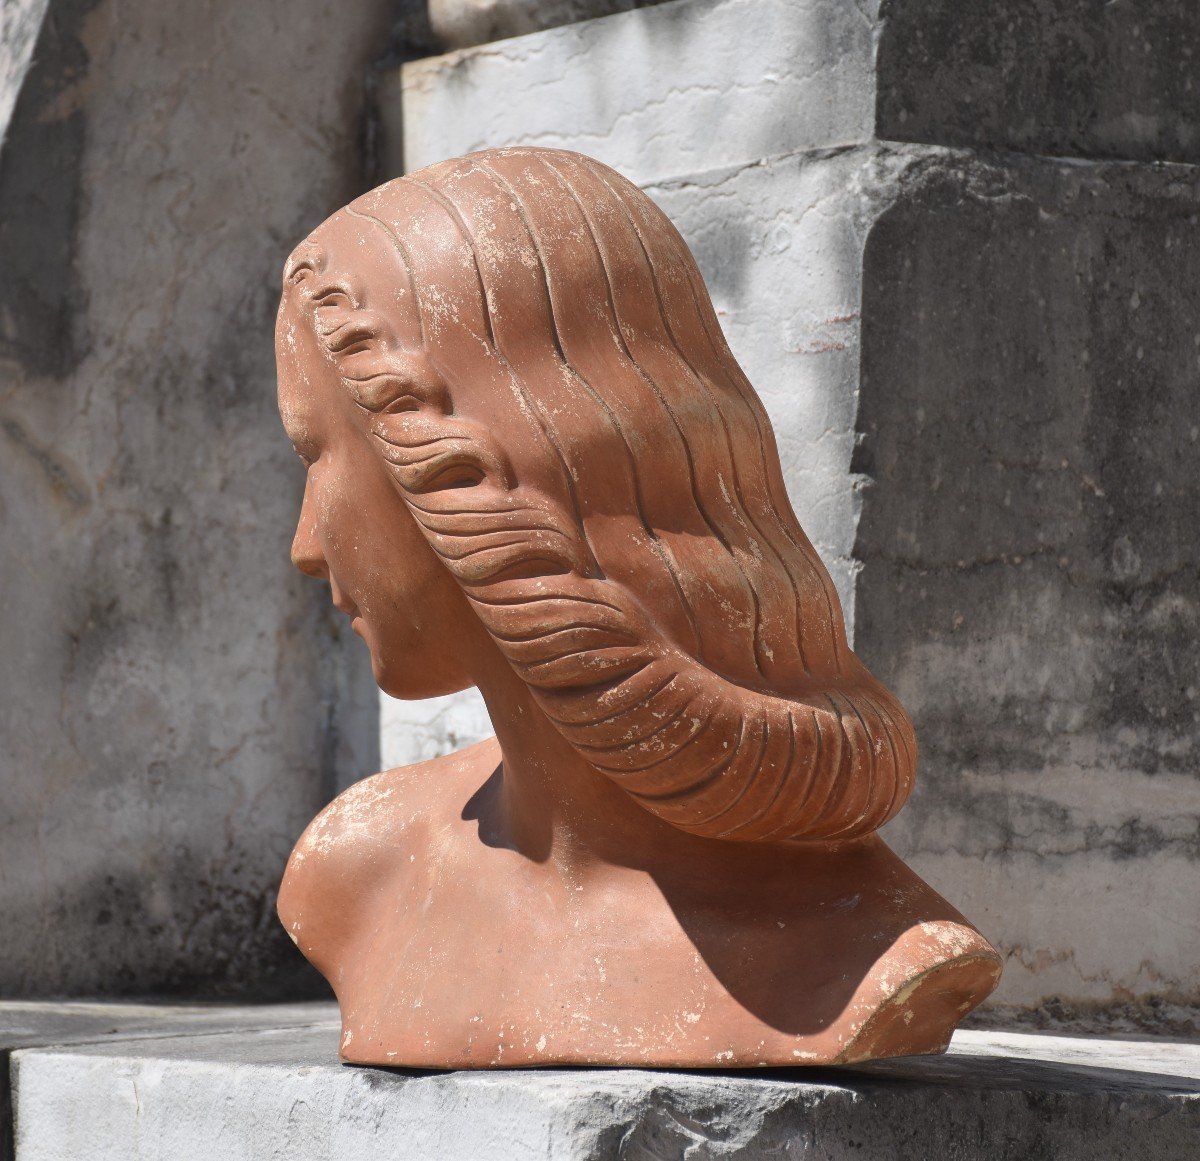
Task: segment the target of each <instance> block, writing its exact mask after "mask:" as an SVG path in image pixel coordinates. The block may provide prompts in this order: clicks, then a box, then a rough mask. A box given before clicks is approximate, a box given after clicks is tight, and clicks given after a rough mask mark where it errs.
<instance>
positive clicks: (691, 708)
mask: <svg viewBox="0 0 1200 1161" xmlns="http://www.w3.org/2000/svg"><path fill="white" fill-rule="evenodd" d="M342 213H343V214H346V215H350V217H351V218H353V219H356V220H357V221H356V227H357V228H358V229H360V230H361V231H362V232H363V233H364V235H365V236H367V237H368V238H370V237H371V236H372V235H373V237H374V238H375V239H377V243H376V242H375V241H371V243H370V244H372V245H375V244H377V245H378V246H379V247H382V248H384V249H386V250H387V251H388V252H389V253H390V255H391V257H390V258H389V260H388V261H389V262H391V261H392V259H394V266H395V279H394V283H393V284H392V285H389V286H364V285H362V284H361V280H360V279H358V278H356V275H355V272H354V271H353V270H346V269H336V268H334V267H333V266H332V265H331V260H330V258H329V256H328V255H327V254H326V253H325V252H324V251H323V250H322V248H321V247H320V245H319V243H318V242H316V241H314V240H310V241H309V242H307V243H305V244H302V245H301V246H300V247H299V248H298V249H297V250H296V252H295V253H294V254H293V255H292V257H291V259H290V260H289V263H288V266H287V269H286V271H285V281H286V282H287V283H290V284H291V286H292V287H293V289H294V290H295V291H296V292H297V293H299V294H301V295H302V296H305V297H307V298H308V299H309V300H310V302H309V305H310V306H311V308H312V311H313V315H312V317H313V319H314V327H315V330H316V332H317V335H318V337H319V338H320V340H321V342H322V345H323V347H324V350H325V352H326V354H327V355H328V358H329V359H330V360H331V361H332V363H333V364H334V366H335V367H336V368H337V371H338V374H339V375H340V377H341V381H342V382H343V383H344V385H345V387H346V389H347V390H348V391H349V392H350V393H351V395H352V397H353V398H354V400H355V402H356V403H357V404H358V406H359V407H360V408H362V410H363V413H364V419H365V421H366V422H367V423H368V426H369V431H370V437H371V439H372V442H373V443H374V444H375V445H376V446H377V448H378V451H379V454H380V455H381V456H382V457H383V458H384V459H385V460H386V461H387V464H388V465H390V473H391V475H392V477H393V479H394V481H395V484H396V486H397V487H398V489H399V492H400V494H401V496H402V497H403V499H404V501H405V502H406V504H407V506H408V507H409V509H410V510H411V512H412V515H413V518H414V519H415V520H416V522H417V524H418V526H419V527H420V529H421V530H422V532H423V533H424V535H425V537H426V538H427V539H428V541H429V544H430V545H431V546H432V547H433V550H434V552H435V553H437V555H438V557H440V559H441V560H442V562H443V563H444V564H445V566H446V568H447V569H449V570H450V572H451V573H452V574H453V575H454V577H455V578H456V579H457V581H458V582H459V584H460V585H461V587H462V589H463V592H464V593H465V594H466V597H467V599H468V601H469V603H470V606H471V607H472V608H473V610H474V611H475V613H476V614H477V615H478V617H479V619H480V621H481V622H482V623H483V625H484V626H485V628H486V629H487V631H488V633H489V634H490V635H491V637H492V638H493V640H494V641H495V643H496V645H497V646H498V647H499V649H500V650H501V651H502V652H503V654H504V655H505V657H506V658H507V660H508V661H509V663H510V664H511V665H512V667H513V669H514V670H515V671H516V673H517V674H518V675H519V676H520V678H521V679H522V680H523V681H524V682H525V683H526V684H527V685H528V687H529V689H530V690H531V691H532V694H533V696H534V698H535V700H536V702H537V704H538V705H539V706H540V708H541V709H542V711H543V712H544V713H545V715H546V717H547V718H548V719H549V720H550V722H552V723H553V725H554V726H555V727H556V728H557V729H558V730H559V731H560V732H561V734H562V735H563V737H564V738H566V740H567V741H568V742H569V743H570V744H571V745H572V746H573V747H574V749H575V750H576V752H578V753H579V754H580V755H581V756H582V757H583V758H584V759H585V760H586V761H587V762H588V763H590V764H591V766H592V767H594V768H595V769H596V770H598V771H600V772H602V773H603V774H604V775H605V776H607V777H609V778H611V779H612V780H613V781H614V782H615V783H616V784H617V785H619V786H620V787H621V788H622V789H624V790H625V791H626V792H628V793H629V794H630V795H632V796H633V798H634V799H635V800H636V801H637V802H638V803H640V804H641V805H642V806H643V807H644V808H645V809H647V810H649V811H651V812H652V813H654V814H656V815H658V816H660V817H661V818H663V819H665V820H667V821H668V822H670V823H672V824H674V825H675V826H677V827H680V828H682V829H684V830H686V831H690V832H693V833H695V834H698V835H704V836H709V837H713V838H723V839H733V840H760V841H780V840H805V839H807V840H818V839H819V840H831V839H845V838H852V837H857V836H861V835H864V834H867V833H869V832H871V831H873V830H875V829H876V828H878V827H879V826H881V825H882V824H883V823H884V822H886V821H887V820H888V819H889V818H890V817H891V816H892V815H893V814H895V813H896V811H897V810H899V809H900V806H901V805H902V804H903V802H904V799H905V798H906V797H907V795H908V792H909V790H910V789H911V787H912V782H913V777H914V773H915V768H916V743H915V739H914V736H913V732H912V727H911V724H910V723H909V720H908V718H907V717H906V715H905V713H904V711H903V710H902V709H901V707H900V705H899V704H898V702H897V701H896V700H895V698H894V697H892V695H891V694H890V693H889V692H888V691H887V690H886V689H885V688H884V687H883V686H882V685H880V684H879V682H877V681H876V680H875V679H874V678H872V677H871V675H870V674H869V673H868V672H867V671H866V669H865V668H864V667H863V666H862V664H861V663H860V662H859V661H858V659H857V658H856V657H855V656H854V654H853V653H852V652H851V651H850V649H849V647H848V645H847V642H846V633H845V626H844V622H843V619H842V613H841V609H840V606H839V603H838V599H837V596H836V593H835V591H834V588H833V585H832V583H831V581H830V578H829V574H828V573H827V572H826V570H825V568H824V567H823V566H822V564H821V561H820V560H819V558H818V557H817V555H816V553H815V552H814V551H813V548H812V545H811V544H810V543H809V541H808V539H807V538H806V537H805V535H804V532H803V531H802V530H801V528H800V525H799V523H798V522H797V520H796V517H795V515H794V513H793V512H792V509H791V505H790V504H789V502H788V498H787V494H786V491H785V489H784V484H783V478H782V475H781V472H780V467H779V459H778V453H777V451H776V448H775V442H774V436H773V434H772V431H771V427H770V423H769V421H768V419H767V417H766V413H765V412H764V410H763V407H762V405H761V403H760V401H759V399H758V397H757V395H756V394H755V392H754V390H753V388H752V387H751V385H750V383H749V381H748V380H747V378H746V376H745V375H744V374H743V372H742V370H741V368H740V367H739V366H738V364H737V363H736V362H735V361H734V358H733V355H732V354H731V352H730V350H729V348H728V346H727V345H726V343H725V341H724V338H723V336H722V334H721V329H720V325H719V324H718V322H717V318H716V315H715V312H714V311H713V308H712V304H711V302H710V300H709V297H708V293H707V290H706V289H705V286H704V283H703V281H702V279H701V276H700V273H699V271H698V269H697V268H696V264H695V261H694V259H693V258H692V255H691V253H690V252H689V250H688V248H687V246H686V244H685V243H684V241H683V239H682V238H681V237H680V235H679V233H678V232H677V231H676V230H675V228H674V227H673V226H672V225H671V223H670V222H669V221H668V220H667V218H666V217H665V215H664V214H663V213H662V212H661V211H660V210H659V209H658V208H657V207H656V206H655V205H654V203H653V202H651V200H650V199H649V198H648V197H647V196H646V195H645V194H643V193H642V192H641V191H640V190H638V189H637V187H635V186H634V185H632V184H631V183H630V182H628V181H626V180H625V179H624V178H622V177H621V176H620V175H619V174H617V173H615V172H614V171H613V170H611V169H609V168H607V167H606V166H604V165H601V164H600V163H598V162H596V161H594V160H592V159H591V158H588V157H584V156H581V155H580V154H576V153H570V152H565V151H561V150H553V149H534V148H520V149H503V150H489V151H486V152H482V153H475V154H471V155H469V156H466V157H462V158H458V159H456V160H453V161H447V162H444V163H441V164H439V165H434V166H431V167H429V168H427V169H423V170H421V171H419V172H417V173H414V174H411V175H409V176H407V177H403V178H399V179H397V180H395V181H392V182H389V183H388V184H386V185H384V186H381V187H380V188H378V189H376V190H374V191H372V192H371V193H369V194H367V195H365V196H363V197H361V198H359V199H358V200H356V201H355V202H353V203H352V204H351V205H350V206H348V207H347V208H346V209H345V210H343V211H342ZM389 301H390V302H392V303H397V302H402V303H405V304H407V305H406V309H414V308H415V311H416V314H417V316H418V318H419V321H420V328H421V337H422V343H423V347H424V350H423V352H413V351H411V350H404V349H402V348H401V347H400V346H399V345H398V344H397V343H396V341H395V337H394V332H393V331H392V330H391V328H390V327H389V323H388V303H389Z"/></svg>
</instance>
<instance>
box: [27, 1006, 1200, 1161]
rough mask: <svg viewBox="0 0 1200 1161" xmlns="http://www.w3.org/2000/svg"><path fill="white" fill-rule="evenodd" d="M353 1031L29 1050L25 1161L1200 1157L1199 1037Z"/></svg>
mask: <svg viewBox="0 0 1200 1161" xmlns="http://www.w3.org/2000/svg"><path fill="white" fill-rule="evenodd" d="M337 1035H338V1030H337V1026H336V1025H333V1024H330V1025H328V1026H325V1027H313V1028H310V1029H301V1030H289V1031H265V1032H242V1033H239V1034H238V1035H236V1036H228V1035H209V1036H190V1037H175V1038H164V1039H159V1040H155V1041H139V1042H129V1043H126V1044H107V1045H103V1046H99V1045H98V1046H78V1047H71V1048H63V1049H47V1050H42V1051H37V1050H34V1051H25V1052H20V1053H17V1054H16V1057H15V1060H16V1072H17V1087H16V1107H17V1148H18V1151H19V1155H20V1157H21V1158H22V1161H50V1159H51V1158H53V1159H54V1161H65V1159H73V1158H84V1157H86V1158H87V1159H88V1161H109V1159H112V1161H117V1159H119V1161H160V1159H161V1161H167V1159H170V1161H191V1159H192V1158H198V1159H199V1158H208V1157H213V1156H220V1157H221V1158H222V1159H223V1161H225V1159H228V1161H243V1159H245V1161H260V1159H261V1158H263V1157H271V1156H276V1157H287V1158H289V1159H290V1161H375V1159H379V1161H383V1159H385V1158H386V1159H387V1161H408V1159H410V1158H411V1159H412V1161H427V1159H428V1158H434V1157H436V1158H438V1161H459V1159H460V1158H461V1159H462V1161H478V1159H479V1158H505V1159H506V1161H507V1159H510V1158H512V1159H517V1158H520V1159H529V1161H535V1159H536V1161H543V1159H544V1161H584V1159H586V1161H602V1159H608V1158H641V1157H655V1158H662V1159H663V1161H667V1159H672V1161H674V1159H678V1161H683V1158H689V1159H692V1161H695V1159H699V1158H704V1159H710V1158H711V1159H716V1158H722V1157H729V1158H733V1157H736V1158H739V1161H757V1159H762V1161H766V1159H767V1158H777V1157H813V1158H822V1159H824V1161H848V1159H851V1158H853V1159H855V1161H893V1159H894V1158H897V1157H920V1158H922V1159H924V1161H991V1159H992V1158H996V1157H1021V1158H1028V1159H1029V1161H1040V1159H1043V1158H1044V1159H1046V1161H1049V1159H1051V1158H1053V1159H1054V1161H1075V1159H1078V1161H1084V1159H1086V1161H1109V1159H1112V1161H1116V1159H1117V1158H1126V1157H1154V1158H1155V1159H1156V1161H1185V1159H1186V1161H1190V1159H1191V1158H1192V1157H1194V1155H1195V1143H1196V1140H1197V1135H1198V1134H1200V1100H1198V1099H1197V1098H1198V1097H1200V1049H1197V1048H1196V1047H1193V1046H1187V1045H1179V1044H1161V1045H1152V1044H1148V1043H1137V1042H1133V1043H1128V1042H1113V1041H1078V1040H1075V1041H1072V1040H1064V1039H1057V1038H1053V1037H1038V1036H1017V1035H1007V1036H1006V1035H993V1034H987V1033H970V1032H968V1033H962V1032H960V1033H958V1034H957V1035H956V1037H955V1041H954V1044H953V1045H952V1046H951V1050H950V1053H949V1054H948V1055H947V1056H944V1057H923V1058H916V1057H915V1058H910V1059H907V1060H894V1061H883V1062H879V1063H877V1064H874V1065H866V1066H859V1067H855V1068H840V1069H823V1070H808V1071H805V1070H768V1071H765V1072H758V1073H755V1072H744V1073H716V1072H705V1073H683V1072H644V1071H635V1070H627V1069H614V1070H609V1071H590V1070H586V1069H577V1070H558V1069H546V1070H529V1071H508V1072H505V1071H500V1072H475V1073H463V1072H459V1073H420V1072H403V1071H399V1070H397V1071H391V1070H383V1069H359V1068H348V1067H344V1066H339V1065H338V1064H336V1063H335V1062H334V1053H335V1049H336V1044H337Z"/></svg>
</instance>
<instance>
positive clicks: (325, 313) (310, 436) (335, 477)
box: [275, 219, 482, 698]
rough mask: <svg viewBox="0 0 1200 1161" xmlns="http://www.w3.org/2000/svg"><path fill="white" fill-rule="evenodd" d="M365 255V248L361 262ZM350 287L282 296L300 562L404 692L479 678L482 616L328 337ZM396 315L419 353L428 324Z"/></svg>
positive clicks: (335, 248) (341, 244)
mask: <svg viewBox="0 0 1200 1161" xmlns="http://www.w3.org/2000/svg"><path fill="white" fill-rule="evenodd" d="M358 232H359V231H358V229H357V228H356V224H355V223H352V222H346V221H344V220H339V219H334V220H333V221H331V222H329V223H327V224H326V225H325V226H324V227H322V229H321V231H319V232H318V235H315V236H314V239H316V238H318V237H319V240H320V244H321V247H322V249H323V251H324V252H325V253H326V254H328V255H329V256H330V259H331V260H336V257H337V254H338V252H339V250H344V249H346V247H347V246H348V245H354V244H355V241H356V237H355V235H356V234H357V233H358ZM365 264H368V265H369V263H365ZM363 266H364V262H363V260H362V259H360V260H359V265H358V267H357V271H359V272H361V271H362V270H363ZM366 274H367V275H368V276H369V274H370V271H367V272H366ZM343 290H344V292H345V294H344V300H343V299H339V298H334V299H330V300H327V301H325V302H324V303H317V302H314V301H313V300H312V299H309V298H307V297H306V296H305V294H304V293H303V291H302V284H301V283H296V282H293V281H291V280H288V281H287V282H286V283H285V289H284V295H283V300H282V302H281V304H280V310H279V316H278V322H277V327H276V343H275V349H276V360H277V365H278V374H279V411H280V415H281V416H282V418H283V424H284V428H285V430H286V432H287V434H288V437H289V438H290V439H291V441H292V444H293V446H294V447H295V449H296V453H297V454H298V455H299V457H300V459H301V461H302V462H303V463H304V466H305V470H306V473H307V476H306V480H305V487H304V501H303V504H302V507H301V510H300V517H299V520H298V522H297V526H296V535H295V539H294V540H293V543H292V562H293V563H294V564H295V565H296V567H297V568H299V569H300V570H301V572H304V573H307V574H308V575H309V576H313V577H318V578H320V579H322V580H326V581H328V582H329V585H330V588H331V590H332V597H333V602H334V604H335V605H336V606H337V607H338V608H339V609H341V610H342V612H344V613H345V614H346V615H347V616H349V617H350V618H351V627H352V628H353V630H354V632H356V633H357V634H358V635H359V636H360V637H362V639H363V640H364V641H365V642H366V644H367V647H368V648H369V649H370V651H371V663H372V668H373V670H374V674H375V680H376V681H377V682H378V683H379V686H380V688H381V689H383V690H384V692H386V693H388V694H390V695H391V696H393V697H400V698H424V697H435V696H438V695H441V694H445V693H453V692H455V691H457V690H460V689H465V688H467V687H468V686H470V685H473V684H474V679H473V678H472V676H471V674H470V672H469V671H468V668H467V665H466V664H465V663H466V662H467V661H468V660H469V658H470V657H471V656H472V655H473V651H474V650H475V649H477V647H478V645H479V644H480V642H479V641H478V640H477V638H479V637H481V635H482V631H481V630H478V629H476V630H475V631H474V632H472V629H474V628H475V619H474V618H473V617H471V616H464V615H463V614H464V608H463V606H464V604H465V601H464V598H463V596H462V592H461V590H460V589H459V587H458V585H457V584H456V583H455V582H454V580H453V578H452V577H451V576H450V575H449V573H448V572H447V571H446V569H445V567H444V566H443V565H442V564H441V562H440V561H439V560H438V558H437V557H436V555H435V554H434V553H433V551H432V549H430V547H429V544H428V542H427V541H426V539H425V538H424V537H423V536H422V535H421V533H420V531H419V530H418V529H417V526H416V524H415V523H414V521H413V519H412V516H411V515H410V513H409V511H408V509H407V507H406V506H405V504H404V502H403V501H402V500H401V499H400V496H399V494H398V493H397V490H396V488H395V485H394V484H393V483H392V481H391V479H390V478H389V476H388V473H387V470H386V465H385V464H384V463H383V461H382V460H381V459H380V457H379V455H378V454H377V453H376V452H375V451H374V450H373V449H372V448H371V446H370V439H369V435H368V434H367V431H366V429H365V425H364V423H363V419H362V415H361V409H359V408H358V407H356V406H355V405H354V402H353V400H352V399H351V398H350V396H349V395H348V393H347V391H346V387H345V385H344V382H343V381H342V380H341V379H340V378H339V375H338V372H337V370H336V369H335V368H334V366H333V365H332V363H331V362H330V359H329V358H328V356H327V355H326V353H325V349H324V348H323V346H322V344H321V342H320V341H319V338H318V335H319V334H322V333H323V334H325V335H327V336H328V335H329V334H330V330H331V329H332V331H333V332H335V333H336V332H337V330H338V329H339V324H340V321H341V320H340V317H339V316H340V314H342V313H344V312H345V309H346V307H347V306H349V305H350V302H349V300H350V299H352V298H353V297H354V296H355V294H356V289H355V288H354V287H352V286H350V285H346V286H344V287H343ZM358 293H361V290H360V291H358ZM388 322H389V324H390V329H391V331H392V333H391V334H390V335H389V336H388V341H389V342H390V343H393V344H397V345H399V346H401V347H407V348H408V349H409V350H410V351H411V352H412V353H413V354H414V355H415V356H417V357H418V358H419V357H420V353H421V340H420V333H419V328H418V326H417V323H416V319H415V318H414V317H413V316H412V312H411V309H409V310H408V311H407V312H406V310H405V308H404V306H403V304H400V305H399V306H395V307H393V309H392V311H391V312H390V313H389V318H388ZM344 329H346V330H347V333H346V334H345V335H343V336H338V337H337V338H336V339H335V340H334V341H335V342H337V341H340V342H344V343H345V344H347V345H349V344H353V343H354V342H355V341H356V336H355V335H354V334H352V333H350V331H351V330H352V329H353V328H352V327H350V328H344ZM364 346H365V344H364ZM371 354H372V353H371V352H370V351H369V350H365V349H364V351H363V352H362V354H361V355H354V356H352V357H351V360H352V359H354V358H357V359H358V360H359V370H360V371H361V372H362V373H363V374H364V377H365V380H364V381H366V380H369V377H370V365H369V359H370V357H371ZM348 361H350V360H348ZM343 373H344V372H343Z"/></svg>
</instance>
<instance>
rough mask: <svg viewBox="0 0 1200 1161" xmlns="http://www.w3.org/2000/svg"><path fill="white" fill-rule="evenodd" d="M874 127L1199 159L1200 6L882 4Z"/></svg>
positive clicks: (1026, 0)
mask: <svg viewBox="0 0 1200 1161" xmlns="http://www.w3.org/2000/svg"><path fill="white" fill-rule="evenodd" d="M880 16H881V26H880V36H879V56H878V104H877V113H876V116H877V125H876V132H877V133H878V135H879V136H880V137H885V138H892V139H894V140H897V141H923V142H928V143H933V144H938V145H961V146H973V147H975V148H982V149H1007V150H1020V151H1022V152H1027V153H1043V154H1045V153H1048V154H1059V155H1065V156H1073V157H1109V158H1124V159H1129V160H1138V161H1188V162H1197V161H1200V84H1198V83H1197V80H1196V69H1197V65H1198V63H1200V9H1198V8H1197V6H1196V5H1195V4H1190V3H1179V0H1138V2H1136V3H1133V2H1130V0H1107V2H1106V0H990V2H988V3H979V2H971V0H886V2H885V3H883V4H882V5H881V12H880Z"/></svg>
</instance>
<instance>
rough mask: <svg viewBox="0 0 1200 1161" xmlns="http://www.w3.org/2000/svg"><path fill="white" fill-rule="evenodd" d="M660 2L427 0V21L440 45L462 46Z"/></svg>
mask: <svg viewBox="0 0 1200 1161" xmlns="http://www.w3.org/2000/svg"><path fill="white" fill-rule="evenodd" d="M660 3H662V0H429V23H430V26H431V29H432V32H433V34H434V36H435V37H436V38H437V41H438V43H439V44H440V45H441V46H442V47H443V48H465V47H467V46H468V45H472V44H483V43H485V42H487V41H492V40H503V39H504V38H506V37H510V36H523V35H524V34H525V33H528V32H539V31H541V30H542V29H545V28H555V27H557V26H558V25H560V24H572V23H574V22H575V21H578V20H591V19H594V18H595V17H598V16H609V15H611V14H612V13H614V12H628V11H630V10H631V9H634V8H643V7H645V6H647V5H649V4H660Z"/></svg>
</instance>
